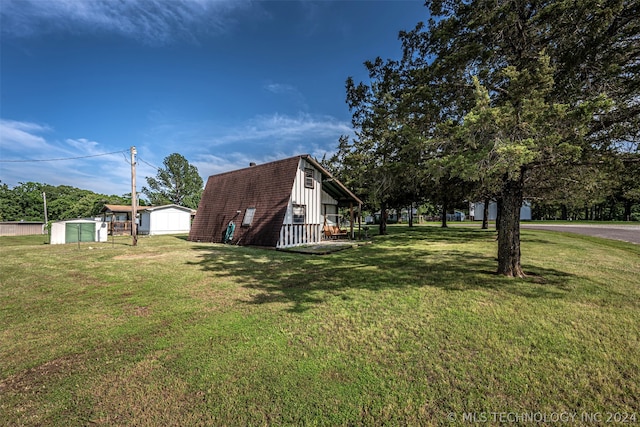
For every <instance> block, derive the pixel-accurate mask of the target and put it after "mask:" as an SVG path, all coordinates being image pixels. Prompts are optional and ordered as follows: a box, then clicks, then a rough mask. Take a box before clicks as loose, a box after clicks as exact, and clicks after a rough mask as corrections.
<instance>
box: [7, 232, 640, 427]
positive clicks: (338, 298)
mask: <svg viewBox="0 0 640 427" xmlns="http://www.w3.org/2000/svg"><path fill="white" fill-rule="evenodd" d="M389 231H390V235H388V236H384V237H378V236H376V237H374V239H373V244H370V245H365V246H361V247H357V248H353V249H348V250H345V251H341V252H337V253H334V254H330V255H323V256H317V255H305V254H295V253H287V252H280V251H272V250H262V249H255V248H243V247H236V246H223V245H215V244H203V243H192V242H188V241H186V239H185V238H184V236H163V237H147V238H141V239H140V240H139V242H138V246H137V247H132V246H131V239H130V238H128V239H124V238H119V239H116V240H115V242H111V241H109V242H108V243H98V244H96V243H83V244H82V245H81V247H80V248H78V246H77V245H75V244H71V245H45V244H43V243H42V240H38V241H26V243H28V244H20V242H21V241H20V239H6V238H0V255H1V259H2V263H1V264H0V333H1V335H0V420H4V421H3V423H5V424H7V425H109V426H112V425H137V426H155V425H176V426H177V425H180V426H186V425H256V426H257V425H328V426H334V425H459V424H469V423H465V422H464V419H463V418H464V416H465V415H464V414H465V413H468V414H471V413H474V414H477V415H478V416H482V414H485V415H487V414H489V413H493V412H510V413H530V412H541V413H548V414H551V413H558V412H562V411H571V412H576V413H577V414H578V417H580V414H582V413H588V414H590V413H596V412H599V413H602V414H605V413H607V412H619V413H628V414H632V413H636V414H637V415H636V417H637V418H640V356H639V355H640V280H639V279H638V277H639V276H640V246H637V245H632V244H627V243H622V242H614V241H608V240H600V239H594V238H586V237H581V236H577V235H568V234H559V233H552V232H544V231H534V230H523V231H522V239H523V243H522V253H523V264H524V269H525V270H526V271H527V273H529V277H528V278H527V279H525V280H514V279H507V278H504V277H499V276H496V275H495V274H493V272H494V271H495V268H496V261H495V253H496V244H495V232H494V231H483V230H480V229H478V228H469V227H467V228H451V229H444V230H443V229H440V228H437V227H415V228H414V229H409V228H408V227H406V226H395V227H389ZM489 419H490V420H491V418H489ZM578 419H579V418H578ZM452 420H454V421H453V422H452ZM637 422H640V419H638V420H637ZM489 424H491V423H489Z"/></svg>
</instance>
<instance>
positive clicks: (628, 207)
mask: <svg viewBox="0 0 640 427" xmlns="http://www.w3.org/2000/svg"><path fill="white" fill-rule="evenodd" d="M631 204H632V203H631V200H629V199H626V200H625V201H624V220H625V221H631Z"/></svg>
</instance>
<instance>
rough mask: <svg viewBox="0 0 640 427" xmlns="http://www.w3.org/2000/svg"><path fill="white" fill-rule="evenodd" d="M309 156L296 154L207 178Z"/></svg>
mask: <svg viewBox="0 0 640 427" xmlns="http://www.w3.org/2000/svg"><path fill="white" fill-rule="evenodd" d="M309 156H310V155H309V154H298V155H295V156H291V157H287V158H284V159H278V160H273V161H271V162H266V163H256V164H255V165H254V166H251V165H249V166H245V167H243V168H240V169H234V170H230V171H226V172H220V173H216V174H213V175H209V176H210V177H211V176H222V175H226V174H229V173H235V172H239V171H244V170H247V169H255V168H262V167H265V166H268V165H273V164H275V163H280V162H286V161H291V160H292V159H303V158H308V157H309Z"/></svg>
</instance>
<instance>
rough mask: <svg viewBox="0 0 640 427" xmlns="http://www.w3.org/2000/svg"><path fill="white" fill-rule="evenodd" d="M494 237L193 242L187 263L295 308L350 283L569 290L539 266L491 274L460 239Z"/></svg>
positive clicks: (548, 293) (562, 276)
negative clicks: (313, 249)
mask: <svg viewBox="0 0 640 427" xmlns="http://www.w3.org/2000/svg"><path fill="white" fill-rule="evenodd" d="M493 239H494V236H493V233H488V232H480V231H477V230H469V229H462V228H456V229H444V230H442V229H438V228H435V227H420V228H416V229H409V228H408V227H407V229H406V230H405V229H399V228H395V229H394V230H393V231H392V232H390V234H389V235H387V236H377V237H376V238H375V239H374V243H373V244H372V245H366V246H362V247H359V248H354V249H352V250H349V251H345V252H340V253H335V254H331V255H326V256H323V257H311V258H310V257H308V256H305V255H301V254H295V253H287V252H281V251H273V250H264V249H256V248H250V247H228V246H223V245H198V246H194V247H193V250H195V251H198V252H200V255H199V258H200V260H199V261H196V262H193V264H196V265H198V266H199V267H200V268H202V269H203V270H205V271H211V272H212V273H214V274H215V275H216V276H218V277H227V278H233V280H235V281H237V282H239V283H240V284H241V285H242V286H244V287H245V288H248V289H251V290H252V291H254V292H252V297H251V299H250V300H248V301H244V302H246V303H248V304H267V303H275V302H278V303H290V304H291V308H290V310H291V311H294V312H301V311H305V310H307V309H309V308H310V307H312V306H313V305H316V304H319V303H322V302H323V301H324V300H325V299H326V298H327V297H329V296H335V295H341V294H344V293H346V292H347V291H349V290H354V289H355V290H358V289H364V290H368V291H380V290H385V289H403V288H415V287H424V286H429V287H436V288H440V289H443V290H446V291H452V292H453V291H457V292H459V291H467V290H474V289H489V290H494V291H496V292H508V293H511V294H514V295H518V296H522V297H526V298H562V297H563V296H564V295H566V294H567V293H568V292H569V291H570V290H571V288H570V287H569V286H567V279H568V278H569V277H570V276H571V275H569V274H566V273H564V272H561V271H557V270H553V269H547V268H543V267H540V266H536V267H535V268H532V273H533V275H532V277H530V278H527V279H524V280H518V279H509V278H506V277H503V276H500V275H497V274H496V273H495V266H496V263H495V257H493V256H487V255H483V254H478V253H474V252H473V250H472V248H473V247H475V246H471V247H470V249H466V247H465V246H466V245H463V244H462V243H480V244H482V243H483V242H485V241H487V240H488V241H492V240H493ZM448 245H451V248H448ZM476 246H477V245H476Z"/></svg>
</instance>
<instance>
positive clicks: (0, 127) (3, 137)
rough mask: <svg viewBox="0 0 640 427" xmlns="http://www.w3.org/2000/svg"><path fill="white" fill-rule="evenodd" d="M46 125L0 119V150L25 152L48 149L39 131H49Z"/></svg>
mask: <svg viewBox="0 0 640 427" xmlns="http://www.w3.org/2000/svg"><path fill="white" fill-rule="evenodd" d="M49 131H50V129H49V127H48V126H43V125H39V124H36V123H29V122H19V121H15V120H3V119H0V150H2V151H5V152H6V151H10V152H16V151H17V152H22V153H24V152H25V149H27V150H43V149H49V148H50V146H49V144H47V141H46V140H45V139H44V138H43V137H42V136H40V135H38V134H39V133H46V132H49Z"/></svg>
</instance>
